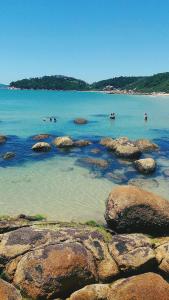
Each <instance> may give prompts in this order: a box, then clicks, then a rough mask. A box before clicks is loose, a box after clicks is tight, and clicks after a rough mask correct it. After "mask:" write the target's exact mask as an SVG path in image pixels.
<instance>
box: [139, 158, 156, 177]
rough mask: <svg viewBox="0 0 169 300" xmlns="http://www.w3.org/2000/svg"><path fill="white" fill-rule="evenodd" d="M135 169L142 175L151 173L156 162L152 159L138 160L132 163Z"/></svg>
mask: <svg viewBox="0 0 169 300" xmlns="http://www.w3.org/2000/svg"><path fill="white" fill-rule="evenodd" d="M134 165H135V167H136V169H137V170H138V171H139V172H140V173H143V174H150V173H153V172H154V171H155V169H156V162H155V160H154V159H153V158H144V159H139V160H136V161H135V162H134Z"/></svg>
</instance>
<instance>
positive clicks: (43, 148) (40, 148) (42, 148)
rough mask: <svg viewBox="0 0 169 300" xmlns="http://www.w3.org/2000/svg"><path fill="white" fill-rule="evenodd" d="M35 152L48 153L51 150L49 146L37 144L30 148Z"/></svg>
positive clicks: (43, 143)
mask: <svg viewBox="0 0 169 300" xmlns="http://www.w3.org/2000/svg"><path fill="white" fill-rule="evenodd" d="M32 150H33V151H35V152H48V151H50V150H51V145H50V144H48V143H45V142H39V143H36V144H35V145H33V146H32Z"/></svg>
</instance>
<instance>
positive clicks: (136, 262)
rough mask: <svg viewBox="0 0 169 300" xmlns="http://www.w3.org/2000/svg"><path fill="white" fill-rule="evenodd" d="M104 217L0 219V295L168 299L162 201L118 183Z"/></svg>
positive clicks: (167, 219)
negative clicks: (83, 219)
mask: <svg viewBox="0 0 169 300" xmlns="http://www.w3.org/2000/svg"><path fill="white" fill-rule="evenodd" d="M105 219H106V222H107V225H108V227H104V226H101V225H97V224H95V223H94V222H88V223H87V224H76V223H71V224H69V223H59V222H47V221H36V218H32V217H26V216H24V215H21V216H20V217H18V218H17V219H9V220H2V221H0V232H1V234H0V271H1V279H0V295H1V300H6V299H8V300H10V299H13V300H20V299H53V300H54V299H55V300H56V299H67V300H68V299H69V300H122V299H123V300H131V299H135V300H168V299H169V284H168V283H167V280H166V279H168V278H169V202H167V200H165V199H163V198H160V197H159V196H156V195H154V194H152V193H149V192H146V191H144V190H142V189H139V188H136V187H132V186H119V187H117V188H115V189H114V190H113V191H112V192H111V193H110V195H109V197H108V200H107V203H106V212H105ZM21 295H22V296H21ZM22 297H23V298H22Z"/></svg>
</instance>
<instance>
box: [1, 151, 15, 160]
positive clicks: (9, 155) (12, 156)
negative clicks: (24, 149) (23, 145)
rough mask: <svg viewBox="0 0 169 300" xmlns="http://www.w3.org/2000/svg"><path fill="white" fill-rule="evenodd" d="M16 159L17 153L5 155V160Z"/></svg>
mask: <svg viewBox="0 0 169 300" xmlns="http://www.w3.org/2000/svg"><path fill="white" fill-rule="evenodd" d="M14 157H15V153H14V152H6V153H5V154H4V155H3V159H5V160H8V159H12V158H14Z"/></svg>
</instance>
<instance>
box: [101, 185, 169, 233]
mask: <svg viewBox="0 0 169 300" xmlns="http://www.w3.org/2000/svg"><path fill="white" fill-rule="evenodd" d="M105 219H106V221H107V224H108V225H109V226H110V227H111V228H112V229H113V230H115V231H117V232H146V233H150V234H153V235H156V234H167V233H169V202H168V201H167V200H165V199H163V198H161V197H159V196H157V195H155V194H153V193H150V192H147V191H144V190H142V189H139V188H137V187H134V186H130V185H129V186H120V187H117V188H114V189H113V190H112V192H111V193H110V195H109V198H108V201H107V204H106V213H105Z"/></svg>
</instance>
